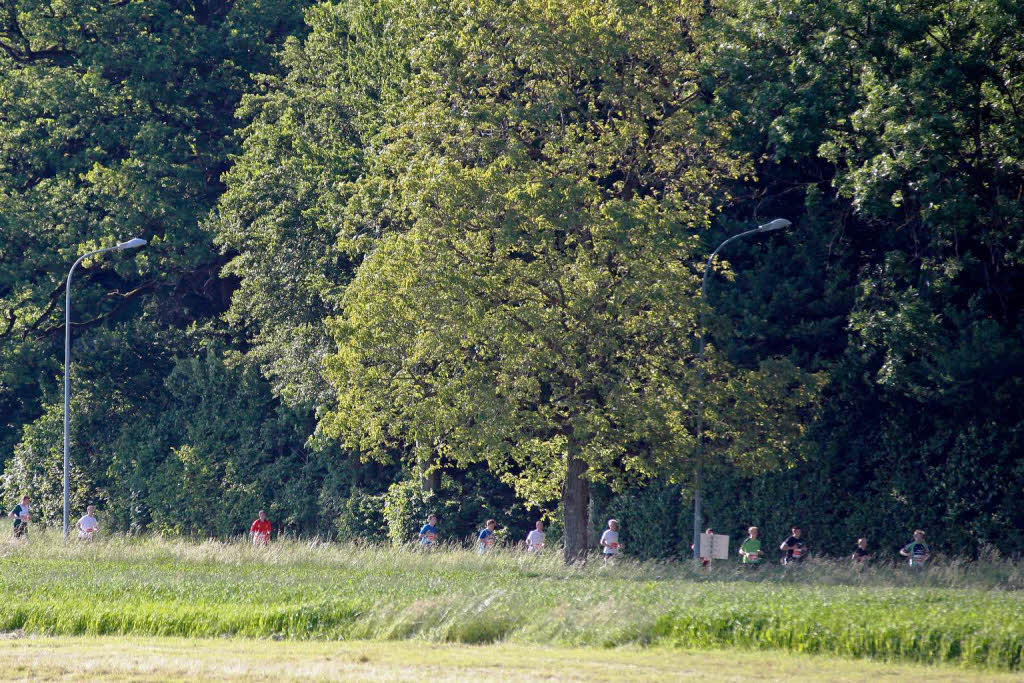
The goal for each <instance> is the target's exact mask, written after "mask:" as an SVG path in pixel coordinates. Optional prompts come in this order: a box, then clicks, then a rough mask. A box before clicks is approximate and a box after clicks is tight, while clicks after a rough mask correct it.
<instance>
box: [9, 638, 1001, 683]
mask: <svg viewBox="0 0 1024 683" xmlns="http://www.w3.org/2000/svg"><path fill="white" fill-rule="evenodd" d="M26 678H29V679H46V680H75V681H86V680H88V681H94V680H114V681H120V680H131V681H166V680H228V679H245V680H267V681H282V680H296V679H304V680H310V679H313V680H317V679H319V680H325V679H327V680H331V679H333V680H337V679H356V680H373V681H423V680H430V681H448V680H460V681H467V680H472V681H474V682H475V683H479V682H481V681H499V680H500V681H550V680H559V681H670V680H671V681H676V680H712V679H713V680H717V681H751V680H755V681H771V680H786V681H792V680H809V681H810V680H814V681H821V680H829V681H879V680H881V681H885V680H894V681H895V680H901V681H906V680H915V681H925V680H926V681H1012V680H1020V679H1019V677H1015V676H1013V675H1011V674H990V673H978V672H964V671H957V670H952V669H942V668H932V667H924V666H913V665H905V664H883V663H875V662H853V661H850V660H842V659H834V658H828V657H814V656H809V655H796V654H782V653H777V652H776V653H752V652H723V651H720V650H712V651H708V652H685V651H677V650H668V649H662V648H636V647H626V648H616V649H597V648H553V647H541V646H529V645H517V644H499V645H451V644H447V645H445V644H440V645H439V644H435V643H428V642H423V641H398V642H396V641H391V642H379V641H354V642H324V641H302V642H298V641H279V642H275V641H267V640H242V639H226V638H216V639H197V640H192V639H186V638H134V637H120V636H119V637H112V636H106V637H70V638H68V637H61V638H47V637H10V636H8V637H7V638H6V639H2V640H0V680H24V679H26Z"/></svg>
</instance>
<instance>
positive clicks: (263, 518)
mask: <svg viewBox="0 0 1024 683" xmlns="http://www.w3.org/2000/svg"><path fill="white" fill-rule="evenodd" d="M270 530H271V525H270V520H269V519H267V513H266V511H264V510H260V513H259V517H257V518H256V519H255V520H253V523H252V526H251V527H249V533H250V534H251V535H252V544H253V545H269V544H270Z"/></svg>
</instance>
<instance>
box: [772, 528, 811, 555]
mask: <svg viewBox="0 0 1024 683" xmlns="http://www.w3.org/2000/svg"><path fill="white" fill-rule="evenodd" d="M800 534H801V531H800V527H798V526H795V527H793V528H792V529H790V536H789V538H787V539H786V540H785V541H783V542H782V545H780V546H779V550H783V551H785V553H786V554H785V555H783V556H782V564H800V563H801V562H803V561H804V557H806V556H807V541H805V540H804V539H802V538H800Z"/></svg>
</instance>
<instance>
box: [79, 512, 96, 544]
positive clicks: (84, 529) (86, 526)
mask: <svg viewBox="0 0 1024 683" xmlns="http://www.w3.org/2000/svg"><path fill="white" fill-rule="evenodd" d="M75 528H76V529H78V538H79V540H82V541H91V540H92V535H93V534H94V533H96V530H97V529H99V528H100V523H99V522H97V521H96V507H95V506H93V505H89V506H87V507H86V508H85V514H84V515H82V518H81V519H80V520H78V522H77V523H76V524H75Z"/></svg>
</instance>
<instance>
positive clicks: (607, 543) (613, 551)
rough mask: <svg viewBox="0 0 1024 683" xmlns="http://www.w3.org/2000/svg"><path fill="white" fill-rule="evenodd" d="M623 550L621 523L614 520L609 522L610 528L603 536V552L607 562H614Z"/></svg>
mask: <svg viewBox="0 0 1024 683" xmlns="http://www.w3.org/2000/svg"><path fill="white" fill-rule="evenodd" d="M621 550H622V544H621V543H619V522H618V521H617V520H614V519H609V520H608V528H607V529H605V530H604V533H603V534H601V552H602V553H603V554H604V560H605V562H607V561H609V560H614V559H615V557H616V556H617V555H618V554H619V551H621Z"/></svg>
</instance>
